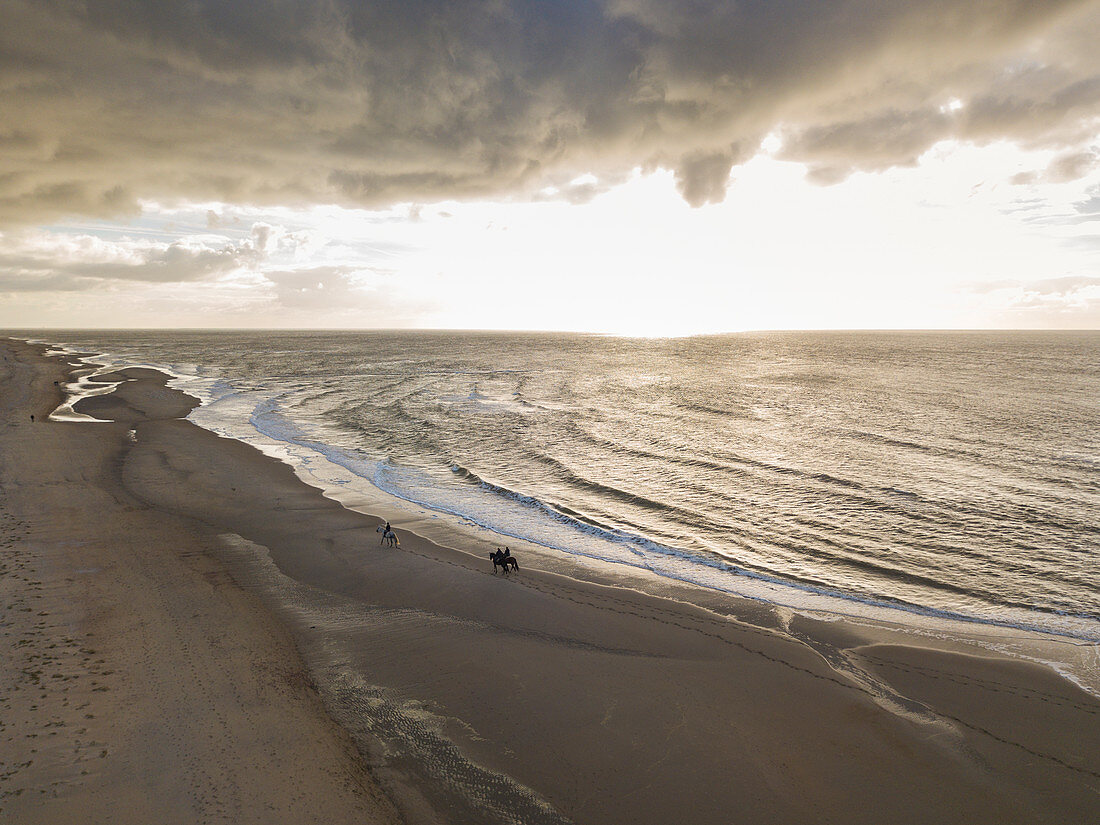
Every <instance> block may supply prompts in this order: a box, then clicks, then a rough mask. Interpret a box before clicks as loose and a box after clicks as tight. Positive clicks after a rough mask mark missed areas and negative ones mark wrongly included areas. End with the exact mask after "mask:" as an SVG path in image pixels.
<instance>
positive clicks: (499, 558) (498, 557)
mask: <svg viewBox="0 0 1100 825" xmlns="http://www.w3.org/2000/svg"><path fill="white" fill-rule="evenodd" d="M489 558H490V560H491V561H492V562H493V575H494V576H495V575H496V574H497V568H498V567H499V568H500V569H501V570H503V571H504V573H505V575H507V573H508V567H509V566H511V568H512V569H513V570H515V571H516V572H517V573H518V572H519V562H517V561H516V560H515V558H513V557H512V556H506V555H504V554H503V553H501V552H500V551H499V550H497V551H496V552H495V553H490V554H489Z"/></svg>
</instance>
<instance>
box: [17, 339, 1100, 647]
mask: <svg viewBox="0 0 1100 825" xmlns="http://www.w3.org/2000/svg"><path fill="white" fill-rule="evenodd" d="M23 337H30V338H31V339H32V340H39V341H43V342H48V343H51V344H54V345H57V346H58V347H60V348H63V349H64V351H65V352H68V353H80V354H81V356H82V357H84V358H86V359H87V360H88V361H89V362H90V363H92V364H96V365H99V364H102V365H105V366H106V367H110V368H114V367H118V366H125V365H146V366H154V367H158V368H160V369H164V370H166V371H168V372H170V373H171V374H172V375H174V376H175V377H176V378H175V381H174V383H173V385H174V386H177V387H179V388H180V389H183V390H185V391H187V392H189V393H192V394H194V395H196V396H197V397H199V398H200V399H201V400H202V402H203V405H202V407H200V408H199V409H197V410H196V411H195V412H194V413H193V414H192V416H191V418H192V419H193V420H194V421H195V422H196V423H198V424H199V425H201V426H203V427H207V428H209V429H211V430H214V431H215V432H218V433H220V434H223V435H227V436H231V437H234V438H239V439H241V440H244V441H248V442H250V443H255V444H256V445H257V446H260V447H261V448H263V449H265V450H267V451H268V452H271V453H273V454H276V455H278V456H279V457H281V458H282V459H283V460H286V461H288V462H290V463H292V464H294V465H295V466H296V469H298V471H299V473H300V475H302V476H303V478H305V479H306V480H308V481H310V482H311V483H315V484H317V485H318V486H320V487H322V488H325V489H326V490H329V491H331V492H332V493H333V494H334V495H336V496H339V497H342V498H344V499H348V500H356V499H357V497H361V498H362V500H364V501H370V502H371V503H372V505H373V507H374V509H372V510H371V512H375V513H376V514H378V515H380V516H382V517H384V518H391V519H392V520H393V521H394V522H395V523H398V524H400V523H401V519H402V515H403V514H406V515H408V516H409V517H410V518H411V517H412V515H413V514H416V517H417V518H418V519H419V520H420V521H421V523H427V522H429V521H430V522H435V523H437V524H439V525H442V526H444V527H446V528H447V529H448V530H452V529H453V530H456V531H459V532H460V534H463V535H475V534H476V535H478V536H480V537H481V538H482V540H483V541H484V542H485V543H486V544H487V545H494V544H496V545H504V544H510V545H511V546H513V547H515V548H524V547H528V548H537V549H538V550H539V551H540V552H543V553H547V554H551V555H555V556H559V557H561V558H563V559H569V558H572V559H576V560H582V561H583V562H584V563H585V564H586V565H589V566H595V567H597V568H603V569H607V570H624V571H625V570H629V569H635V570H638V571H645V572H646V575H653V576H658V577H663V578H667V579H670V580H677V581H684V582H691V583H695V584H698V585H701V586H704V587H708V588H711V589H714V590H718V591H725V592H729V593H732V594H737V595H741V596H747V597H749V598H756V599H761V600H764V601H772V602H775V603H776V604H781V605H786V606H788V607H794V608H800V607H801V608H806V609H812V610H816V611H820V612H822V613H827V612H829V611H833V612H835V613H836V614H840V615H864V614H865V613H866V612H867V611H872V612H878V613H880V614H885V615H898V616H900V617H902V619H904V617H905V616H909V617H912V616H915V615H919V616H923V617H944V618H947V619H950V620H952V621H956V620H961V621H965V622H971V623H976V624H983V625H992V626H1002V627H1013V628H1024V629H1029V630H1038V631H1041V632H1043V633H1047V634H1053V635H1056V636H1059V637H1067V638H1070V639H1079V640H1083V641H1085V642H1089V643H1093V642H1097V641H1100V575H1098V574H1100V333H1096V332H850V333H842V332H807V333H795V332H781V333H746V334H735V335H723V336H706V337H693V338H678V339H635V338H630V339H627V338H614V337H605V336H595V335H574V334H528V333H475V332H394V331H387V332H267V331H264V332H236V331H235V332H211V331H182V332H181V331H161V332H98V331H97V332H91V331H72V332H61V331H49V332H40V333H31V334H28V333H24V334H23ZM380 506H381V507H382V508H383V509H384V510H385V511H384V512H383V511H380V510H379V509H378V508H379V507H380Z"/></svg>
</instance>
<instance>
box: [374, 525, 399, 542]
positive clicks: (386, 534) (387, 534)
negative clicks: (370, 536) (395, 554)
mask: <svg viewBox="0 0 1100 825" xmlns="http://www.w3.org/2000/svg"><path fill="white" fill-rule="evenodd" d="M374 532H376V533H381V534H382V540H381V541H380V542H378V543H379V544H385V543H386V542H387V541H388V542H389V543H390V544H389V546H390V547H400V546H401V539H399V538H398V537H397V533H395V532H393V530H387V529H386V528H385V527H383V526H382V525H381V524H379V525H378V529H376V530H375V531H374Z"/></svg>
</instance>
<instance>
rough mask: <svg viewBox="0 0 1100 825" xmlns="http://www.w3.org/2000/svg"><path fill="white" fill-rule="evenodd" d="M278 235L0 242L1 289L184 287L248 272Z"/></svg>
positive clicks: (49, 237)
mask: <svg viewBox="0 0 1100 825" xmlns="http://www.w3.org/2000/svg"><path fill="white" fill-rule="evenodd" d="M279 234H280V233H278V231H277V230H275V229H274V228H273V227H271V226H269V225H268V224H262V223H257V224H255V225H254V226H253V228H252V231H251V233H250V235H249V236H248V237H246V238H244V239H243V240H241V241H237V242H230V241H226V240H224V239H214V238H209V237H202V236H190V237H186V238H182V239H180V240H176V241H172V242H170V243H150V242H148V241H144V240H142V241H134V240H131V239H119V240H113V241H107V240H103V239H101V238H98V237H95V236H92V235H73V234H63V233H51V232H34V233H20V234H18V235H14V236H0V289H4V290H6V291H18V292H36V291H50V290H65V291H79V290H83V289H90V288H92V287H94V286H96V285H98V284H101V283H103V282H104V281H136V282H144V283H187V282H201V281H209V280H214V279H217V278H219V277H222V276H225V275H228V274H230V273H233V272H237V271H239V270H242V269H248V268H253V267H255V266H257V265H258V264H259V263H260V262H261V261H263V260H264V259H265V258H266V256H267V254H268V252H269V251H270V249H271V248H273V247H274V246H276V245H277V244H278V240H277V238H276V236H277V235H279Z"/></svg>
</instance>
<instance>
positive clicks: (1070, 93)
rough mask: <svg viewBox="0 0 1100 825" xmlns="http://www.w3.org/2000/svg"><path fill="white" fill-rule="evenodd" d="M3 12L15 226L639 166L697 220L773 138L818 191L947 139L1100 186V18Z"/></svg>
mask: <svg viewBox="0 0 1100 825" xmlns="http://www.w3.org/2000/svg"><path fill="white" fill-rule="evenodd" d="M0 7H2V9H3V19H4V24H3V26H2V27H0V226H2V225H4V224H7V225H13V224H20V223H23V224H26V223H44V222H48V221H51V220H55V219H57V218H59V217H61V216H64V215H73V214H80V215H97V216H103V217H122V216H125V215H127V214H134V213H136V212H138V211H139V201H140V200H143V199H150V200H156V201H159V202H162V203H169V202H172V201H173V200H192V201H196V200H198V201H203V200H216V201H221V202H229V203H252V204H283V205H293V204H307V203H316V202H325V203H340V204H345V205H363V206H384V205H386V204H389V203H393V202H404V201H429V200H433V199H444V198H470V197H485V196H494V197H500V196H509V195H516V196H521V197H537V196H539V193H540V192H543V196H545V189H546V187H548V186H550V185H555V186H557V187H558V192H559V194H558V195H557V196H559V197H566V198H576V199H584V198H588V197H591V196H592V195H593V194H594V193H595V191H598V186H607V185H610V184H612V183H614V182H616V181H617V180H621V179H622V177H623V176H624V175H625V174H627V173H628V172H629V170H631V169H633V168H637V167H639V166H641V167H643V168H653V167H656V166H664V167H667V168H672V169H674V170H675V171H676V175H677V181H678V186H679V188H680V191H681V194H682V195H683V196H684V198H685V199H686V200H687V201H688V202H689V203H692V204H693V205H700V204H703V203H707V202H712V201H718V200H721V199H722V197H723V196H724V193H725V188H726V185H727V181H728V179H729V176H730V171H731V169H734V170H735V168H736V166H737V165H738V164H739V163H741V162H743V161H745V160H747V159H748V158H750V157H751V156H752V155H753V154H754V153H755V152H756V151H757V148H758V147H759V145H760V142H761V140H762V139H763V138H764V137H765V136H767V135H769V134H778V135H779V136H781V138H782V140H783V145H782V150H781V155H780V156H781V157H784V158H788V159H792V160H797V161H801V162H804V163H806V164H807V166H808V169H809V174H810V176H811V178H812V179H814V180H816V181H819V182H822V183H829V182H833V181H837V180H840V179H843V178H844V177H845V176H846V175H848V174H849V173H851V172H852V171H853V170H857V169H860V170H877V169H883V168H886V167H889V166H892V165H897V164H911V163H913V162H914V161H915V160H916V158H918V157H919V156H920V155H921V153H922V152H924V151H925V150H926V149H927V148H928V147H929V146H931V145H933V144H934V143H935V142H937V141H939V140H942V139H945V138H960V139H964V140H973V141H976V142H986V141H992V140H997V139H1002V138H1005V139H1010V140H1014V141H1017V142H1020V143H1021V144H1024V145H1027V146H1033V147H1037V146H1042V147H1047V148H1056V149H1057V150H1058V151H1059V152H1060V153H1061V154H1062V155H1063V157H1062V159H1061V160H1060V161H1059V162H1058V163H1057V165H1056V168H1053V169H1052V170H1051V173H1050V174H1051V175H1056V176H1062V177H1063V178H1064V177H1066V176H1073V175H1081V174H1085V173H1087V172H1088V171H1089V170H1090V169H1091V168H1093V166H1094V165H1095V163H1096V158H1095V156H1094V155H1093V154H1092V153H1090V152H1089V151H1088V143H1089V141H1090V139H1095V136H1096V134H1097V131H1098V122H1100V121H1098V118H1100V50H1097V49H1096V48H1095V34H1096V32H1097V31H1100V3H1098V2H1097V1H1096V0H1090V1H1089V2H1083V1H1082V0H804V2H798V0H742V1H741V2H718V1H716V0H680V2H676V3H669V2H666V1H665V0H583V1H582V2H566V1H565V0H563V2H535V1H534V0H531V1H530V2H508V0H482V1H481V2H478V1H476V0H393V1H392V2H355V1H354V0H300V1H299V0H251V1H250V2H242V3H227V2H224V0H191V1H190V2H187V3H182V2H155V0H131V1H130V2H124V0H116V1H115V2H111V1H110V0H103V1H102V2H96V0H87V2H77V0H0ZM587 172H591V173H594V174H595V175H596V176H597V179H598V181H599V185H598V186H596V187H594V186H593V185H592V183H591V182H588V183H586V184H584V185H582V186H579V187H576V188H575V189H570V187H569V185H568V181H570V180H572V179H573V178H574V177H575V176H577V175H578V174H581V173H587ZM172 254H175V253H172ZM180 254H183V253H180ZM188 254H189V253H188ZM166 255H168V257H167V258H166V259H165V261H164V262H163V264H164V266H165V271H167V270H169V269H171V267H172V261H171V258H170V255H169V253H166ZM210 265H211V266H215V267H216V266H218V262H217V261H212V262H210Z"/></svg>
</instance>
